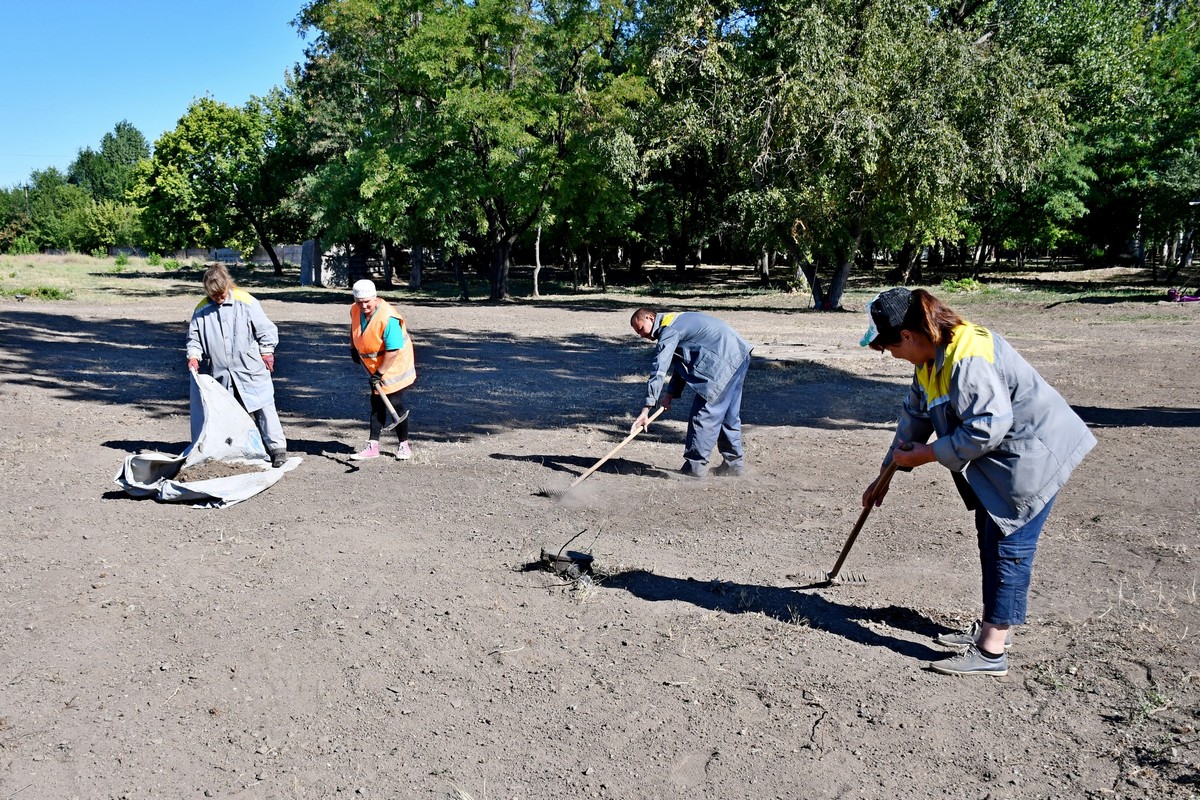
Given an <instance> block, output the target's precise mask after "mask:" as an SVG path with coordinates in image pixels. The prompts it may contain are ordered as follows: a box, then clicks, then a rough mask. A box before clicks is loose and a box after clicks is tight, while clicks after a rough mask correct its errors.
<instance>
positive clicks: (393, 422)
mask: <svg viewBox="0 0 1200 800" xmlns="http://www.w3.org/2000/svg"><path fill="white" fill-rule="evenodd" d="M359 363H360V364H361V363H362V362H359ZM362 368H363V370H364V371H366V373H367V378H368V379H370V377H371V370H369V369H367V365H366V364H363V365H362ZM371 391H373V392H374V391H378V392H379V397H380V398H381V399H382V400H383V404H384V406H386V407H387V410H388V414H389V415H391V419H390V420H389V421H388V423H387V424H386V425H384V426H383V429H384V430H385V431H390V430H395V429H396V426H397V425H399V424H400V423H401V422H404V420H405V419H406V418H407V417H408V410H407V409H405V411H404V416H403V417H402V416H400V415H399V414H397V413H396V407H395V406H393V405H392V401H391V400H388V396H387V395H386V394H384V393H383V389H382V388H380V389H378V390H376V388H375V387H374V386H372V387H371Z"/></svg>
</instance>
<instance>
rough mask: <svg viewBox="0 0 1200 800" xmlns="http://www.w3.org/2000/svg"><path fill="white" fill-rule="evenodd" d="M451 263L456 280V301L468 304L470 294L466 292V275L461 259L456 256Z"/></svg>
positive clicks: (459, 256)
mask: <svg viewBox="0 0 1200 800" xmlns="http://www.w3.org/2000/svg"><path fill="white" fill-rule="evenodd" d="M451 261H453V262H454V277H455V278H456V279H457V280H458V301H459V302H460V303H467V302H470V300H471V293H470V292H469V291H468V290H467V274H466V270H464V269H463V257H462V256H461V255H457V256H454V258H452V259H451Z"/></svg>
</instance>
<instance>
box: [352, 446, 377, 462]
mask: <svg viewBox="0 0 1200 800" xmlns="http://www.w3.org/2000/svg"><path fill="white" fill-rule="evenodd" d="M372 458H379V442H367V446H366V447H364V448H363V449H362V450H359V451H358V452H357V453H355V454H354V455H352V456H350V460H351V461H367V460H370V459H372Z"/></svg>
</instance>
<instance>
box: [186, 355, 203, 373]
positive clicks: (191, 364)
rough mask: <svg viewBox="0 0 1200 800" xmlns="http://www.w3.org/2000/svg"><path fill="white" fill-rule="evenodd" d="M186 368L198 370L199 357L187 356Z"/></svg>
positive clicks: (193, 370)
mask: <svg viewBox="0 0 1200 800" xmlns="http://www.w3.org/2000/svg"><path fill="white" fill-rule="evenodd" d="M188 370H189V371H191V372H199V371H200V359H198V358H189V359H188Z"/></svg>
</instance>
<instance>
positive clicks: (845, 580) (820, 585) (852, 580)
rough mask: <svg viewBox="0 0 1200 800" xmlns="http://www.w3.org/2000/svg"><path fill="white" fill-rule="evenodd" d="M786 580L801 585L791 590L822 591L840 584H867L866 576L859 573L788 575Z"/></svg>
mask: <svg viewBox="0 0 1200 800" xmlns="http://www.w3.org/2000/svg"><path fill="white" fill-rule="evenodd" d="M787 579H788V580H789V581H796V582H798V583H802V585H800V586H793V587H792V588H793V589H824V588H827V587H830V586H841V585H842V584H864V583H866V582H867V576H866V575H864V574H863V573H861V572H839V573H838V574H837V575H834V574H832V573H829V572H823V573H819V574H816V575H788V576H787Z"/></svg>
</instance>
